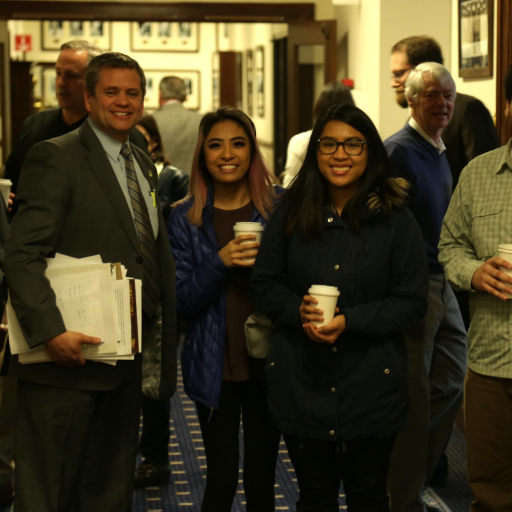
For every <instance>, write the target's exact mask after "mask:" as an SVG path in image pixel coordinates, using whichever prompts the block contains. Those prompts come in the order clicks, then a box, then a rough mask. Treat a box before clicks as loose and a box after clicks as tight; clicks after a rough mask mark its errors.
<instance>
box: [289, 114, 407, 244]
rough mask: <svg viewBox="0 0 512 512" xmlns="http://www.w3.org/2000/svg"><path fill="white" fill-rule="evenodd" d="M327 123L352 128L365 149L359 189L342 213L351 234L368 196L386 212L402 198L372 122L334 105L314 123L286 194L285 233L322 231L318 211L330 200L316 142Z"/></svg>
mask: <svg viewBox="0 0 512 512" xmlns="http://www.w3.org/2000/svg"><path fill="white" fill-rule="evenodd" d="M330 121H342V122H344V123H346V124H348V125H350V126H352V128H355V129H356V130H357V131H359V132H361V133H362V134H363V136H364V138H365V139H366V143H367V146H368V163H367V166H366V170H365V172H364V174H363V175H362V177H361V179H360V186H359V189H358V190H357V192H356V193H355V194H354V195H353V196H352V198H351V199H350V200H349V201H348V203H347V204H346V206H345V208H343V212H342V217H343V219H344V220H345V221H346V222H347V223H348V224H349V226H350V228H351V229H353V230H355V231H358V230H359V229H360V227H361V213H362V208H363V206H364V205H365V204H366V203H367V202H368V200H369V198H370V196H372V198H373V199H374V200H375V199H377V201H376V202H377V203H380V204H381V208H382V210H384V211H388V210H390V209H391V207H392V206H391V205H392V203H393V202H395V203H399V202H400V201H401V200H402V198H403V195H402V194H400V191H399V190H397V188H396V187H394V186H393V184H392V183H391V182H390V181H389V179H388V178H390V177H391V166H390V163H389V160H388V156H387V154H386V150H385V149H384V144H383V143H382V140H381V138H380V136H379V133H378V132H377V128H375V125H374V124H373V122H372V120H371V119H370V118H369V117H368V116H367V115H366V114H365V113H364V112H363V111H362V110H361V109H359V108H357V107H355V106H352V105H335V106H332V107H330V108H329V109H327V110H326V111H325V112H324V113H323V114H322V115H321V116H320V117H319V118H318V120H317V122H316V123H315V126H314V127H313V132H312V133H311V138H310V140H309V144H308V148H307V151H306V157H305V160H304V163H303V164H302V167H301V168H300V170H299V173H298V175H297V177H296V179H295V180H294V181H293V183H292V185H291V186H290V188H289V189H288V191H287V192H286V196H287V197H288V205H289V206H288V219H287V224H286V233H287V234H290V233H291V232H292V231H294V230H295V229H296V228H298V229H299V230H300V232H301V233H302V234H303V235H304V236H305V237H310V236H320V234H321V232H322V212H323V210H324V209H325V208H327V207H329V205H330V204H331V199H330V195H329V184H328V182H327V180H326V179H325V178H324V177H323V176H322V174H321V173H320V170H319V168H318V158H317V153H318V143H317V141H318V139H319V138H320V136H321V134H322V132H323V130H324V128H325V126H326V125H327V123H329V122H330ZM390 199H391V201H390ZM394 200H395V201H394Z"/></svg>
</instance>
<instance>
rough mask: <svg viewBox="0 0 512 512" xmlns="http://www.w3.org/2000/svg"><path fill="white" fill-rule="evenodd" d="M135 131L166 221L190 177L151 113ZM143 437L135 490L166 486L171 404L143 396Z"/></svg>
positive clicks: (168, 476) (140, 121)
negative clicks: (175, 161)
mask: <svg viewBox="0 0 512 512" xmlns="http://www.w3.org/2000/svg"><path fill="white" fill-rule="evenodd" d="M136 128H137V129H138V130H139V131H140V132H141V133H142V135H144V138H145V139H146V141H147V143H148V153H149V156H150V157H151V160H152V161H153V163H154V164H155V167H156V170H157V172H158V184H157V197H158V204H159V207H160V209H161V211H162V214H163V216H164V219H166V218H167V216H168V215H169V212H170V210H171V204H172V203H175V202H176V201H179V200H180V199H183V198H184V197H185V196H186V195H187V193H188V183H189V178H188V176H187V175H186V174H184V173H183V172H182V171H180V170H179V169H178V168H176V167H173V166H172V165H170V162H169V161H168V160H167V157H166V156H165V153H164V150H163V147H162V142H161V139H160V132H159V131H158V127H157V125H156V122H155V120H154V119H153V116H152V115H151V114H144V115H143V116H142V117H141V118H140V119H139V123H138V124H137V126H136ZM141 400H142V401H141V411H142V435H141V436H140V439H139V451H140V453H141V455H142V462H141V463H140V464H139V466H138V467H137V469H136V471H135V480H134V485H133V487H134V488H135V489H141V488H145V487H151V486H154V485H160V484H165V483H167V482H169V480H170V478H171V468H170V466H169V435H170V430H169V421H170V419H171V401H170V400H156V399H154V398H150V397H148V396H146V395H144V394H142V397H141Z"/></svg>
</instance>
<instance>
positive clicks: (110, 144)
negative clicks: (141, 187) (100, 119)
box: [87, 117, 130, 161]
mask: <svg viewBox="0 0 512 512" xmlns="http://www.w3.org/2000/svg"><path fill="white" fill-rule="evenodd" d="M87 121H88V123H89V125H90V126H91V128H92V130H93V132H94V133H95V134H96V137H98V139H99V141H100V144H101V145H102V146H103V149H104V150H105V153H107V155H108V156H109V157H110V158H111V159H112V160H114V161H117V160H119V153H121V149H122V147H123V146H124V144H123V143H122V142H119V141H118V140H117V139H114V138H113V137H111V136H110V135H107V134H106V133H105V132H104V131H103V130H100V129H99V128H98V127H97V126H96V124H95V123H94V121H93V120H92V119H91V118H90V117H89V118H88V119H87ZM125 144H128V145H129V144H130V137H128V138H127V139H126V142H125Z"/></svg>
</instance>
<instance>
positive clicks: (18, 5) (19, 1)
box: [0, 0, 315, 23]
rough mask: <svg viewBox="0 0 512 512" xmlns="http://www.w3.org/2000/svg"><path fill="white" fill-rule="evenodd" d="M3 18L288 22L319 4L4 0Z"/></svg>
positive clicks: (311, 15)
mask: <svg viewBox="0 0 512 512" xmlns="http://www.w3.org/2000/svg"><path fill="white" fill-rule="evenodd" d="M0 19H2V20H13V19H18V20H21V19H24V20H26V19H38V20H48V19H68V20H69V19H80V20H104V21H155V20H158V21H182V20H183V21H195V22H201V21H202V22H229V23H257V22H260V23H287V22H293V21H310V20H314V19H315V4H313V3H310V4H299V3H294V4H284V3H278V2H272V3H223V2H218V3H201V2H178V3H174V2H162V3H155V2H146V3H143V2H136V3H135V2H134V3H131V2H128V3H127V2H80V1H77V2H62V1H46V0H44V1H33V0H2V1H1V2H0Z"/></svg>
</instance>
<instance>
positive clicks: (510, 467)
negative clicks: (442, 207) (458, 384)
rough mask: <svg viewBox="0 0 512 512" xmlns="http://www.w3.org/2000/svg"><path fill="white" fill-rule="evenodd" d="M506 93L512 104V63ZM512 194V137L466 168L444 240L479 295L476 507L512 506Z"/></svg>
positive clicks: (473, 395) (473, 360)
mask: <svg viewBox="0 0 512 512" xmlns="http://www.w3.org/2000/svg"><path fill="white" fill-rule="evenodd" d="M505 96H506V99H507V107H510V103H511V101H512V66H511V67H510V68H509V70H508V73H507V76H506V78H505ZM507 111H508V108H507ZM511 199H512V139H511V140H510V141H509V142H508V144H507V145H506V146H503V147H502V148H499V149H496V150H494V151H491V152H489V153H486V154H484V155H482V156H479V157H477V158H475V159H474V160H472V161H471V162H470V163H469V164H468V166H467V167H466V168H465V169H464V171H463V172H462V174H461V178H460V181H459V184H458V186H457V188H456V189H455V193H454V196H453V199H452V201H451V203H450V207H449V208H448V211H447V214H446V217H445V219H444V222H443V227H442V232H441V241H440V244H439V250H440V252H439V261H440V262H441V263H442V265H443V267H444V271H445V275H446V278H447V279H448V281H449V282H450V284H451V285H452V286H453V287H454V288H456V289H462V290H470V291H471V292H473V293H471V295H470V311H471V327H470V329H469V352H468V367H469V368H468V372H467V375H466V381H465V417H466V434H467V443H468V478H469V483H470V486H471V489H472V491H473V494H474V496H475V501H474V502H473V504H472V506H471V511H472V512H491V511H492V512H500V511H511V510H512V435H511V432H512V306H511V304H512V303H510V301H509V298H508V297H507V295H506V294H512V277H510V276H509V275H507V273H505V272H506V271H507V270H510V269H512V265H511V264H510V263H508V262H507V261H505V260H504V259H502V258H499V257H497V254H498V245H500V244H512V200H511ZM509 273H510V275H512V272H509Z"/></svg>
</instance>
